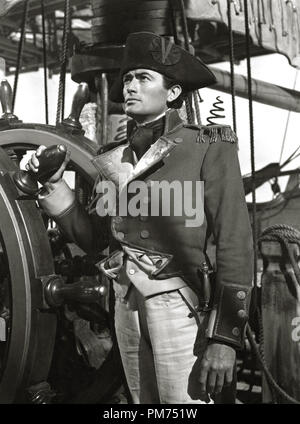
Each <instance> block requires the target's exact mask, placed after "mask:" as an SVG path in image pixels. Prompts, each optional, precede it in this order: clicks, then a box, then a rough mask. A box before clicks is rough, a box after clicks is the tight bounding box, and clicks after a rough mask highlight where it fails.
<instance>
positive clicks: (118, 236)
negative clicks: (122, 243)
mask: <svg viewBox="0 0 300 424" xmlns="http://www.w3.org/2000/svg"><path fill="white" fill-rule="evenodd" d="M117 238H118V239H120V240H124V238H125V234H124V233H122V231H119V232H118V233H117Z"/></svg>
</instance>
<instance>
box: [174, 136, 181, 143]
mask: <svg viewBox="0 0 300 424" xmlns="http://www.w3.org/2000/svg"><path fill="white" fill-rule="evenodd" d="M182 142H183V139H182V138H180V137H177V138H175V139H174V143H182Z"/></svg>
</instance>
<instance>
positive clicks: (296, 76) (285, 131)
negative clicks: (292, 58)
mask: <svg viewBox="0 0 300 424" xmlns="http://www.w3.org/2000/svg"><path fill="white" fill-rule="evenodd" d="M297 78H298V69H296V74H295V79H294V85H293V90H295V88H296V83H297ZM290 116H291V111H290V110H289V112H288V116H287V120H286V124H285V129H284V136H283V141H282V145H281V152H280V157H279V165H280V163H281V160H282V154H283V149H284V145H285V140H286V135H287V130H288V126H289V123H290Z"/></svg>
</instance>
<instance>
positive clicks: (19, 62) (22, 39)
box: [12, 0, 29, 113]
mask: <svg viewBox="0 0 300 424" xmlns="http://www.w3.org/2000/svg"><path fill="white" fill-rule="evenodd" d="M28 6H29V0H25V3H24V9H23V17H22V27H21V34H20V41H19V48H18V57H17V66H16V73H15V80H14V88H13V98H12V113H13V112H14V108H15V102H16V95H17V88H18V81H19V74H20V70H21V65H22V57H23V50H24V42H25V29H26V22H27V17H28Z"/></svg>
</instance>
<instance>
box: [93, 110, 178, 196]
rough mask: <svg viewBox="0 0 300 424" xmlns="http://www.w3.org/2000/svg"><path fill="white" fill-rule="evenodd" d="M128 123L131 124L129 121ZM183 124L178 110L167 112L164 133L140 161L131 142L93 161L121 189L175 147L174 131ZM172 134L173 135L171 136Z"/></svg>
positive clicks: (106, 177) (102, 154)
mask: <svg viewBox="0 0 300 424" xmlns="http://www.w3.org/2000/svg"><path fill="white" fill-rule="evenodd" d="M127 125H130V122H128V124H127ZM181 126H182V121H181V119H180V118H179V116H178V113H177V112H176V111H174V110H173V111H171V113H166V128H165V132H164V135H162V136H161V137H160V138H159V139H158V140H157V141H156V142H155V143H154V144H152V145H151V147H150V148H149V149H148V150H147V151H146V153H145V154H144V155H143V156H142V157H141V158H140V160H139V161H138V162H136V160H135V157H134V156H135V155H134V154H133V151H132V149H131V147H130V145H129V143H126V144H122V145H121V146H118V147H116V148H114V149H112V150H108V151H107V152H105V153H101V154H100V155H98V156H96V157H95V158H94V159H92V163H93V164H94V166H95V167H96V168H97V169H98V171H99V172H100V174H101V175H102V177H104V178H105V179H107V180H110V181H112V182H113V183H114V184H115V185H116V187H117V188H119V189H120V190H121V189H123V188H124V187H125V185H127V184H128V183H130V182H131V181H133V180H134V179H136V178H137V177H139V176H141V175H143V174H144V173H145V172H146V171H148V170H149V169H150V168H151V167H153V166H154V165H156V164H157V163H158V162H160V161H161V160H162V159H163V158H165V157H166V156H167V155H168V154H169V153H171V152H172V150H173V149H175V147H176V145H177V143H176V141H173V140H174V139H175V140H176V138H175V136H174V137H173V133H174V131H175V129H177V128H179V127H181ZM169 133H170V134H172V136H171V137H170V135H169Z"/></svg>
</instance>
